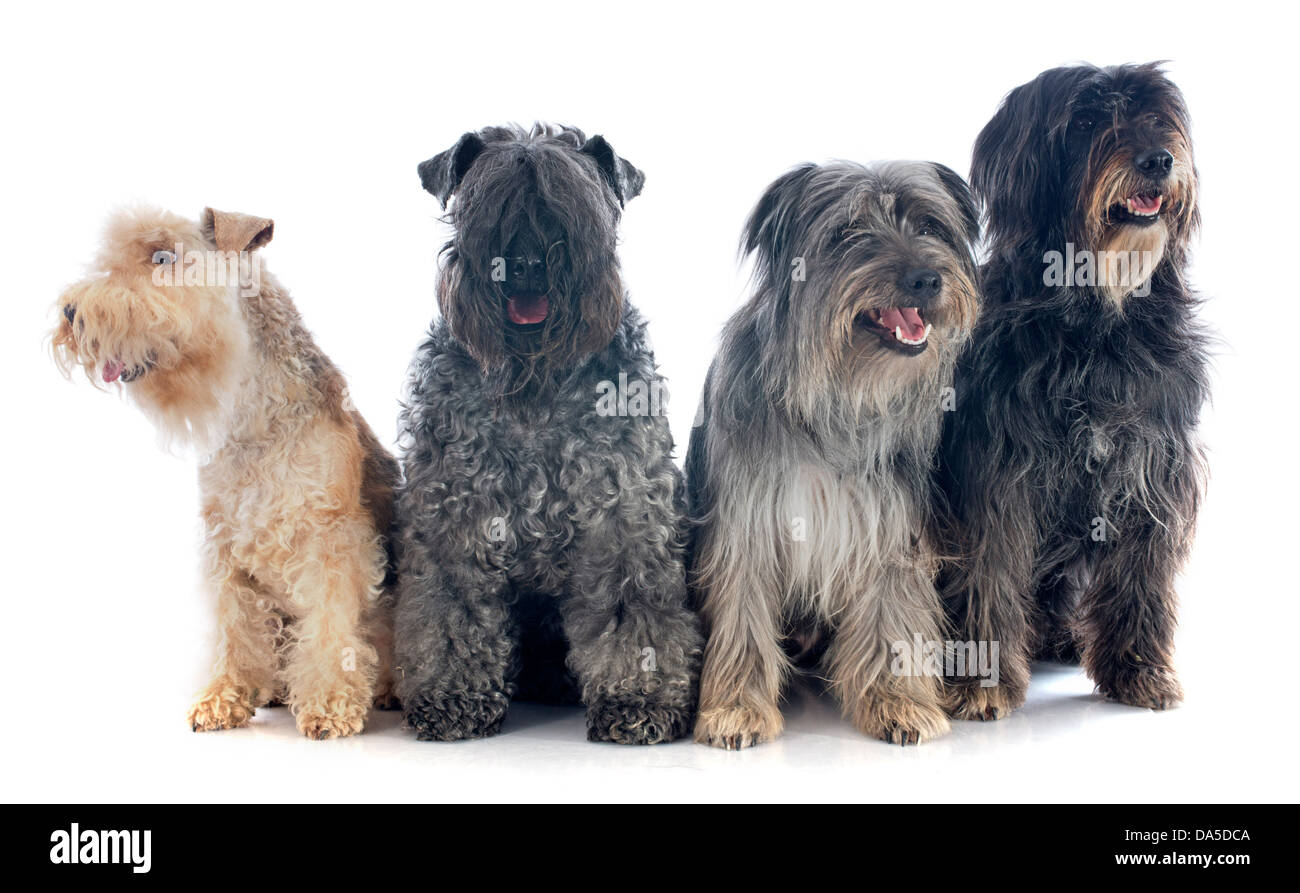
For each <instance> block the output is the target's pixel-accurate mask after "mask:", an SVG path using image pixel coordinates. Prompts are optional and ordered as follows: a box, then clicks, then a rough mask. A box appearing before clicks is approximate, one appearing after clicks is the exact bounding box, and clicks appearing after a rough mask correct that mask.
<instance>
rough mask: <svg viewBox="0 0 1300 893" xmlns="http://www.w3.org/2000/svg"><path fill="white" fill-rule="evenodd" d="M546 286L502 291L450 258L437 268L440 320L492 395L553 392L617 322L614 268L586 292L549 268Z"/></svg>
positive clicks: (618, 291) (619, 307)
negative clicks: (522, 292) (539, 290)
mask: <svg viewBox="0 0 1300 893" xmlns="http://www.w3.org/2000/svg"><path fill="white" fill-rule="evenodd" d="M549 286H550V287H549V288H548V290H547V291H546V292H545V294H541V295H527V296H517V295H510V294H507V293H506V291H505V290H504V289H503V287H502V285H501V284H500V283H496V282H491V281H490V280H488V281H483V280H482V279H481V278H479V277H474V278H473V279H471V278H470V277H469V276H467V275H466V272H465V270H464V269H463V268H462V267H461V265H460V264H459V263H458V262H455V261H454V260H453V262H451V263H448V264H447V265H446V266H445V267H444V269H443V272H442V277H441V281H440V285H439V289H438V295H439V306H440V308H441V312H442V315H443V318H444V320H446V322H447V324H448V326H449V327H450V329H451V333H452V335H454V336H455V338H456V339H457V340H458V341H460V342H461V344H463V345H464V346H465V348H466V349H467V350H468V351H469V353H470V355H471V356H472V357H473V358H474V359H475V360H476V361H477V362H478V364H479V366H480V368H481V369H482V370H483V373H484V375H485V377H487V378H488V379H489V380H490V381H491V382H492V388H493V390H494V391H496V392H497V394H498V396H500V397H503V398H507V397H516V398H524V399H531V398H534V397H536V396H538V395H540V394H545V393H550V392H553V391H554V390H555V388H556V387H558V385H559V384H560V383H561V382H562V381H563V380H564V379H565V378H567V377H568V376H569V375H570V374H571V373H572V372H573V370H574V369H575V368H577V367H578V366H579V365H580V364H581V363H582V361H583V360H584V359H586V358H587V357H589V356H591V355H592V354H594V353H596V352H598V351H600V350H602V349H604V348H605V347H606V346H607V345H608V344H609V342H610V341H611V340H612V339H613V337H614V333H615V331H617V329H618V325H619V322H620V321H621V320H622V317H623V295H622V285H621V282H620V280H619V278H618V275H617V270H616V268H610V270H609V271H608V272H607V273H606V275H605V276H604V277H603V278H602V279H599V280H597V282H596V284H595V286H594V287H593V288H592V290H591V291H590V292H588V293H586V294H582V293H579V292H576V291H574V289H576V288H578V287H579V286H578V285H577V283H575V282H574V281H573V278H572V277H571V276H570V275H569V274H568V273H567V272H566V271H555V272H554V273H553V274H552V277H551V280H550V283H549ZM543 307H544V308H545V312H544V313H543V312H542V308H543Z"/></svg>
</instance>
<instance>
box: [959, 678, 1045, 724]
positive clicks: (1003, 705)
mask: <svg viewBox="0 0 1300 893" xmlns="http://www.w3.org/2000/svg"><path fill="white" fill-rule="evenodd" d="M944 700H945V704H944V706H945V709H946V710H947V711H948V715H949V716H951V717H952V718H953V719H960V720H978V721H980V722H985V721H992V720H995V719H1002V718H1003V717H1005V716H1009V715H1010V714H1011V711H1013V710H1015V709H1016V708H1017V707H1019V706H1020V705H1021V704H1023V703H1024V702H1025V697H1024V695H1023V694H1022V695H1020V696H1018V697H1017V696H1014V695H1013V694H1012V693H1010V692H1009V691H1008V690H1007V689H1006V688H1005V687H1004V686H997V685H990V686H987V687H985V686H982V685H955V686H952V687H950V688H948V689H947V690H946V691H945V693H944Z"/></svg>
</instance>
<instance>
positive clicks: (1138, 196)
mask: <svg viewBox="0 0 1300 893" xmlns="http://www.w3.org/2000/svg"><path fill="white" fill-rule="evenodd" d="M1163 205H1164V196H1162V195H1161V194H1160V193H1159V192H1154V191H1150V192H1135V193H1133V194H1132V195H1130V196H1128V197H1127V198H1126V199H1124V201H1122V202H1116V203H1115V204H1114V205H1112V206H1111V209H1110V216H1111V219H1112V220H1115V221H1117V222H1119V223H1132V224H1136V225H1138V226H1146V225H1148V224H1151V223H1155V222H1156V221H1157V220H1159V219H1160V209H1161V207H1163Z"/></svg>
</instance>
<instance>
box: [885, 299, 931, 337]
mask: <svg viewBox="0 0 1300 893" xmlns="http://www.w3.org/2000/svg"><path fill="white" fill-rule="evenodd" d="M880 324H881V325H882V326H884V327H885V328H887V329H889V331H891V332H892V331H894V330H895V329H902V330H903V336H904V337H906V338H910V339H912V340H913V341H918V340H920V338H921V336H922V335H924V334H925V321H924V320H923V319H921V314H920V313H918V312H917V310H916V308H915V307H890V308H889V309H887V310H882V311H880Z"/></svg>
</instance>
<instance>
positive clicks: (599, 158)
mask: <svg viewBox="0 0 1300 893" xmlns="http://www.w3.org/2000/svg"><path fill="white" fill-rule="evenodd" d="M579 151H580V152H582V153H583V154H584V155H590V156H591V157H592V158H594V159H595V160H596V166H597V167H599V168H600V172H601V173H602V174H603V175H604V176H605V180H606V181H607V182H608V183H609V185H610V188H611V189H613V190H614V194H615V195H616V196H618V203H619V204H620V205H625V204H627V203H628V202H630V201H631V200H632V199H634V198H636V197H637V196H638V195H640V194H641V187H642V186H644V185H645V174H643V173H642V172H641V171H639V170H637V169H636V168H635V167H633V166H632V165H631V164H629V163H628V162H627V161H624V160H623V159H622V158H619V157H618V155H617V154H616V153H615V152H614V147H613V146H611V145H610V144H609V141H608V140H606V139H605V138H604V137H603V136H601V135H600V134H597V135H596V136H593V137H592V138H591V139H589V140H587V141H586V142H585V143H583V144H582V148H581V149H580V150H579Z"/></svg>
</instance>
